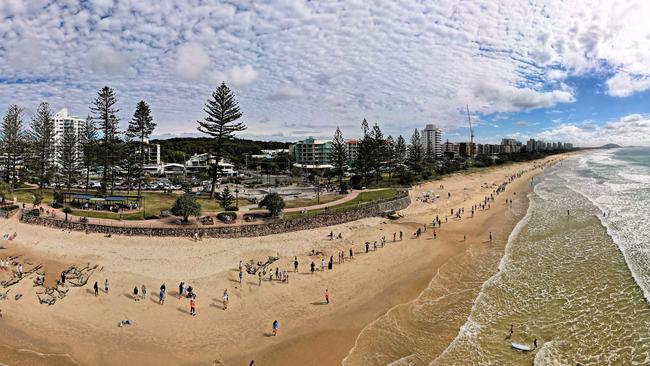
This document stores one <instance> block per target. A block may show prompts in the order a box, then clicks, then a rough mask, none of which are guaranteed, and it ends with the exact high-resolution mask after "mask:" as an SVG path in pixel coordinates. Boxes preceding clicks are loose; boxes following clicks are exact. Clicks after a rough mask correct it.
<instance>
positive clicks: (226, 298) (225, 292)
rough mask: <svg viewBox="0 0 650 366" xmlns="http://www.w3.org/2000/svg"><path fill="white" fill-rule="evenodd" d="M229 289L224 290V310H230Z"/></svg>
mask: <svg viewBox="0 0 650 366" xmlns="http://www.w3.org/2000/svg"><path fill="white" fill-rule="evenodd" d="M228 298H229V296H228V289H225V290H223V310H226V309H228Z"/></svg>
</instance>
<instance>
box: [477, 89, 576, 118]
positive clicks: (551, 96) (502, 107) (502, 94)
mask: <svg viewBox="0 0 650 366" xmlns="http://www.w3.org/2000/svg"><path fill="white" fill-rule="evenodd" d="M474 97H475V98H476V99H479V100H484V101H485V102H486V103H487V104H488V106H489V107H487V108H486V110H487V111H489V112H492V111H494V112H502V111H517V110H521V109H535V108H546V107H552V106H554V105H556V104H557V103H570V102H573V101H574V98H573V95H572V94H571V92H569V91H565V90H552V91H548V92H545V91H536V90H533V89H529V88H515V87H512V86H508V85H498V84H497V85H494V84H487V83H479V84H478V85H477V86H476V88H475V89H474Z"/></svg>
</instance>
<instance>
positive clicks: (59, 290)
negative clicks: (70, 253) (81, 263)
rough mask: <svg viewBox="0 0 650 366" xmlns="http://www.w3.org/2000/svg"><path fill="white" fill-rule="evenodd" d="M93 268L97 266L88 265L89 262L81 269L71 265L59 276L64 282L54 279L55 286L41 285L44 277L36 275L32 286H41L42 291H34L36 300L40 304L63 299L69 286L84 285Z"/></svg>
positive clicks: (52, 302) (50, 303)
mask: <svg viewBox="0 0 650 366" xmlns="http://www.w3.org/2000/svg"><path fill="white" fill-rule="evenodd" d="M95 269H97V266H96V265H95V266H90V264H88V265H86V266H85V267H83V268H81V269H79V268H77V267H76V266H71V267H70V268H68V269H66V270H65V271H63V272H62V273H61V277H62V278H65V283H64V282H63V281H61V278H59V279H58V280H57V281H56V286H55V287H45V286H43V283H44V282H45V277H40V276H39V277H37V278H36V279H35V280H34V287H38V286H41V287H43V290H42V291H40V292H37V293H36V297H38V302H39V303H41V304H47V305H54V304H55V303H56V301H57V300H60V299H63V298H64V297H65V296H66V295H67V294H68V291H69V290H70V288H69V287H82V286H85V285H86V284H87V283H88V280H89V279H90V276H91V275H92V274H93V272H94V271H95ZM68 286H69V287H68Z"/></svg>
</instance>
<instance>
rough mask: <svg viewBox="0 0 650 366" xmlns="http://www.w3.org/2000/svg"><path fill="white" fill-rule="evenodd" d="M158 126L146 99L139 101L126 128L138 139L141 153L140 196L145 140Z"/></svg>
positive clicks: (128, 133) (130, 134)
mask: <svg viewBox="0 0 650 366" xmlns="http://www.w3.org/2000/svg"><path fill="white" fill-rule="evenodd" d="M155 128H156V124H155V123H154V122H153V117H151V109H150V108H149V106H148V105H147V103H145V102H144V101H140V102H138V105H137V106H136V109H135V113H134V114H133V118H132V119H131V122H129V127H128V129H127V130H126V133H127V135H128V136H130V137H132V138H135V139H136V140H138V143H139V145H138V147H139V150H140V151H139V153H140V172H141V174H140V176H139V179H138V196H139V195H140V192H141V190H142V178H143V174H142V173H144V147H145V140H147V139H149V136H151V134H152V133H153V130H154V129H155Z"/></svg>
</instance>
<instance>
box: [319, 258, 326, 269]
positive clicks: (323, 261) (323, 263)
mask: <svg viewBox="0 0 650 366" xmlns="http://www.w3.org/2000/svg"><path fill="white" fill-rule="evenodd" d="M320 270H321V271H324V270H325V258H321V259H320Z"/></svg>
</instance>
